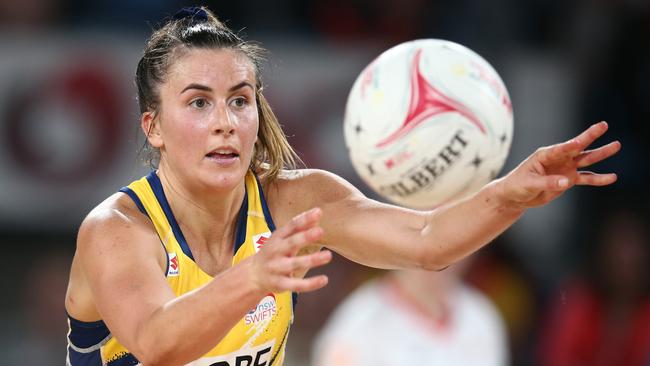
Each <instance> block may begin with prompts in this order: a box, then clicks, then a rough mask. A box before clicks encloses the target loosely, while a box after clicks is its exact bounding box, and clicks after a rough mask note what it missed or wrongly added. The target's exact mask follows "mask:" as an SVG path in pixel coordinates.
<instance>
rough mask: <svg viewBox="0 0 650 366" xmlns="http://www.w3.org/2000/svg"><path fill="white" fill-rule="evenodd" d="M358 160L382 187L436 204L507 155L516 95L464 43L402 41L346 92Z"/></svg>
mask: <svg viewBox="0 0 650 366" xmlns="http://www.w3.org/2000/svg"><path fill="white" fill-rule="evenodd" d="M344 133H345V141H346V144H347V146H348V149H349V153H350V159H351V160H352V164H353V166H354V168H355V169H356V171H357V172H358V174H359V175H360V176H361V178H362V179H363V180H364V181H365V182H366V183H367V184H368V185H369V186H370V187H371V188H372V189H373V190H374V191H375V192H377V193H378V194H379V195H381V196H382V197H384V198H386V199H388V200H390V201H393V202H395V203H397V204H400V205H403V206H407V207H413V208H431V207H434V206H436V205H439V204H441V203H444V202H446V201H449V200H452V199H455V198H459V197H461V196H463V195H466V194H468V193H470V192H473V191H475V190H477V189H479V188H480V187H481V186H483V185H484V184H486V183H487V182H489V181H490V180H491V179H492V178H494V177H495V176H496V175H497V174H498V173H499V171H500V170H501V168H502V167H503V164H504V162H505V160H506V157H507V155H508V151H509V150H510V143H511V141H512V133H513V117H512V105H511V103H510V96H509V95H508V91H507V90H506V87H505V85H504V84H503V81H502V80H501V78H500V77H499V75H498V74H497V72H496V71H495V70H494V69H493V68H492V66H490V64H489V63H488V62H487V61H485V60H484V59H483V58H482V57H481V56H479V55H478V54H476V53H475V52H473V51H471V50H470V49H468V48H466V47H464V46H461V45H459V44H456V43H453V42H449V41H444V40H436V39H424V40H417V41H411V42H406V43H402V44H400V45H397V46H395V47H393V48H391V49H389V50H387V51H385V52H384V53H382V54H381V55H380V56H379V57H377V59H375V60H374V61H373V62H372V63H371V64H370V65H368V66H367V67H366V68H365V69H364V70H363V72H362V73H361V74H360V75H359V77H358V78H357V80H356V81H355V83H354V85H353V87H352V90H351V91H350V95H349V96H348V101H347V106H346V112H345V120H344Z"/></svg>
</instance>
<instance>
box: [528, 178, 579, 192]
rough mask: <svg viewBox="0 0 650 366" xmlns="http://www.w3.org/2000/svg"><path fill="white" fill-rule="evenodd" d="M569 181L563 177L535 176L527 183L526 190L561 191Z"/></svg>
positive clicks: (567, 185) (567, 186)
mask: <svg viewBox="0 0 650 366" xmlns="http://www.w3.org/2000/svg"><path fill="white" fill-rule="evenodd" d="M570 184H571V181H570V180H569V178H568V177H565V176H564V175H536V176H534V178H533V179H531V180H530V181H529V184H528V189H530V190H534V191H563V190H565V189H567V188H569V185H570Z"/></svg>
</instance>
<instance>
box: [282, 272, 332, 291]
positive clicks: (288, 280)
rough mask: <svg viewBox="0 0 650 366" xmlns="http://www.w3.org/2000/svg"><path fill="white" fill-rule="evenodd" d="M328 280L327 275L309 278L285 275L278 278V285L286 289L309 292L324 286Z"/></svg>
mask: <svg viewBox="0 0 650 366" xmlns="http://www.w3.org/2000/svg"><path fill="white" fill-rule="evenodd" d="M327 282H328V278H327V276H326V275H318V276H314V277H307V278H295V277H284V278H282V279H280V280H278V287H279V288H280V289H282V290H285V291H293V292H309V291H315V290H318V289H321V288H323V287H324V286H325V285H327Z"/></svg>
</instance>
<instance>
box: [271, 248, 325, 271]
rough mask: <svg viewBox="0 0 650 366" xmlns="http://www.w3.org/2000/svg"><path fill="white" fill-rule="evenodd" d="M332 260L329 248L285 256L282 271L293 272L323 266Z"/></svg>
mask: <svg viewBox="0 0 650 366" xmlns="http://www.w3.org/2000/svg"><path fill="white" fill-rule="evenodd" d="M331 260H332V252H330V251H329V250H323V251H318V252H316V253H312V254H307V255H301V256H299V257H290V258H287V262H286V263H285V268H283V269H284V271H283V272H284V273H293V272H298V271H303V270H309V269H312V268H316V267H320V266H323V265H325V264H327V263H329V262H330V261H331Z"/></svg>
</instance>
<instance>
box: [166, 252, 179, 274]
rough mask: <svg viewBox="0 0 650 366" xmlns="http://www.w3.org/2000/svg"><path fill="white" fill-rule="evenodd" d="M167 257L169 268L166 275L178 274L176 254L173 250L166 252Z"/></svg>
mask: <svg viewBox="0 0 650 366" xmlns="http://www.w3.org/2000/svg"><path fill="white" fill-rule="evenodd" d="M167 257H168V258H169V270H168V271H167V276H168V277H169V276H178V273H179V271H180V268H179V263H178V256H177V255H176V253H175V252H171V253H167Z"/></svg>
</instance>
